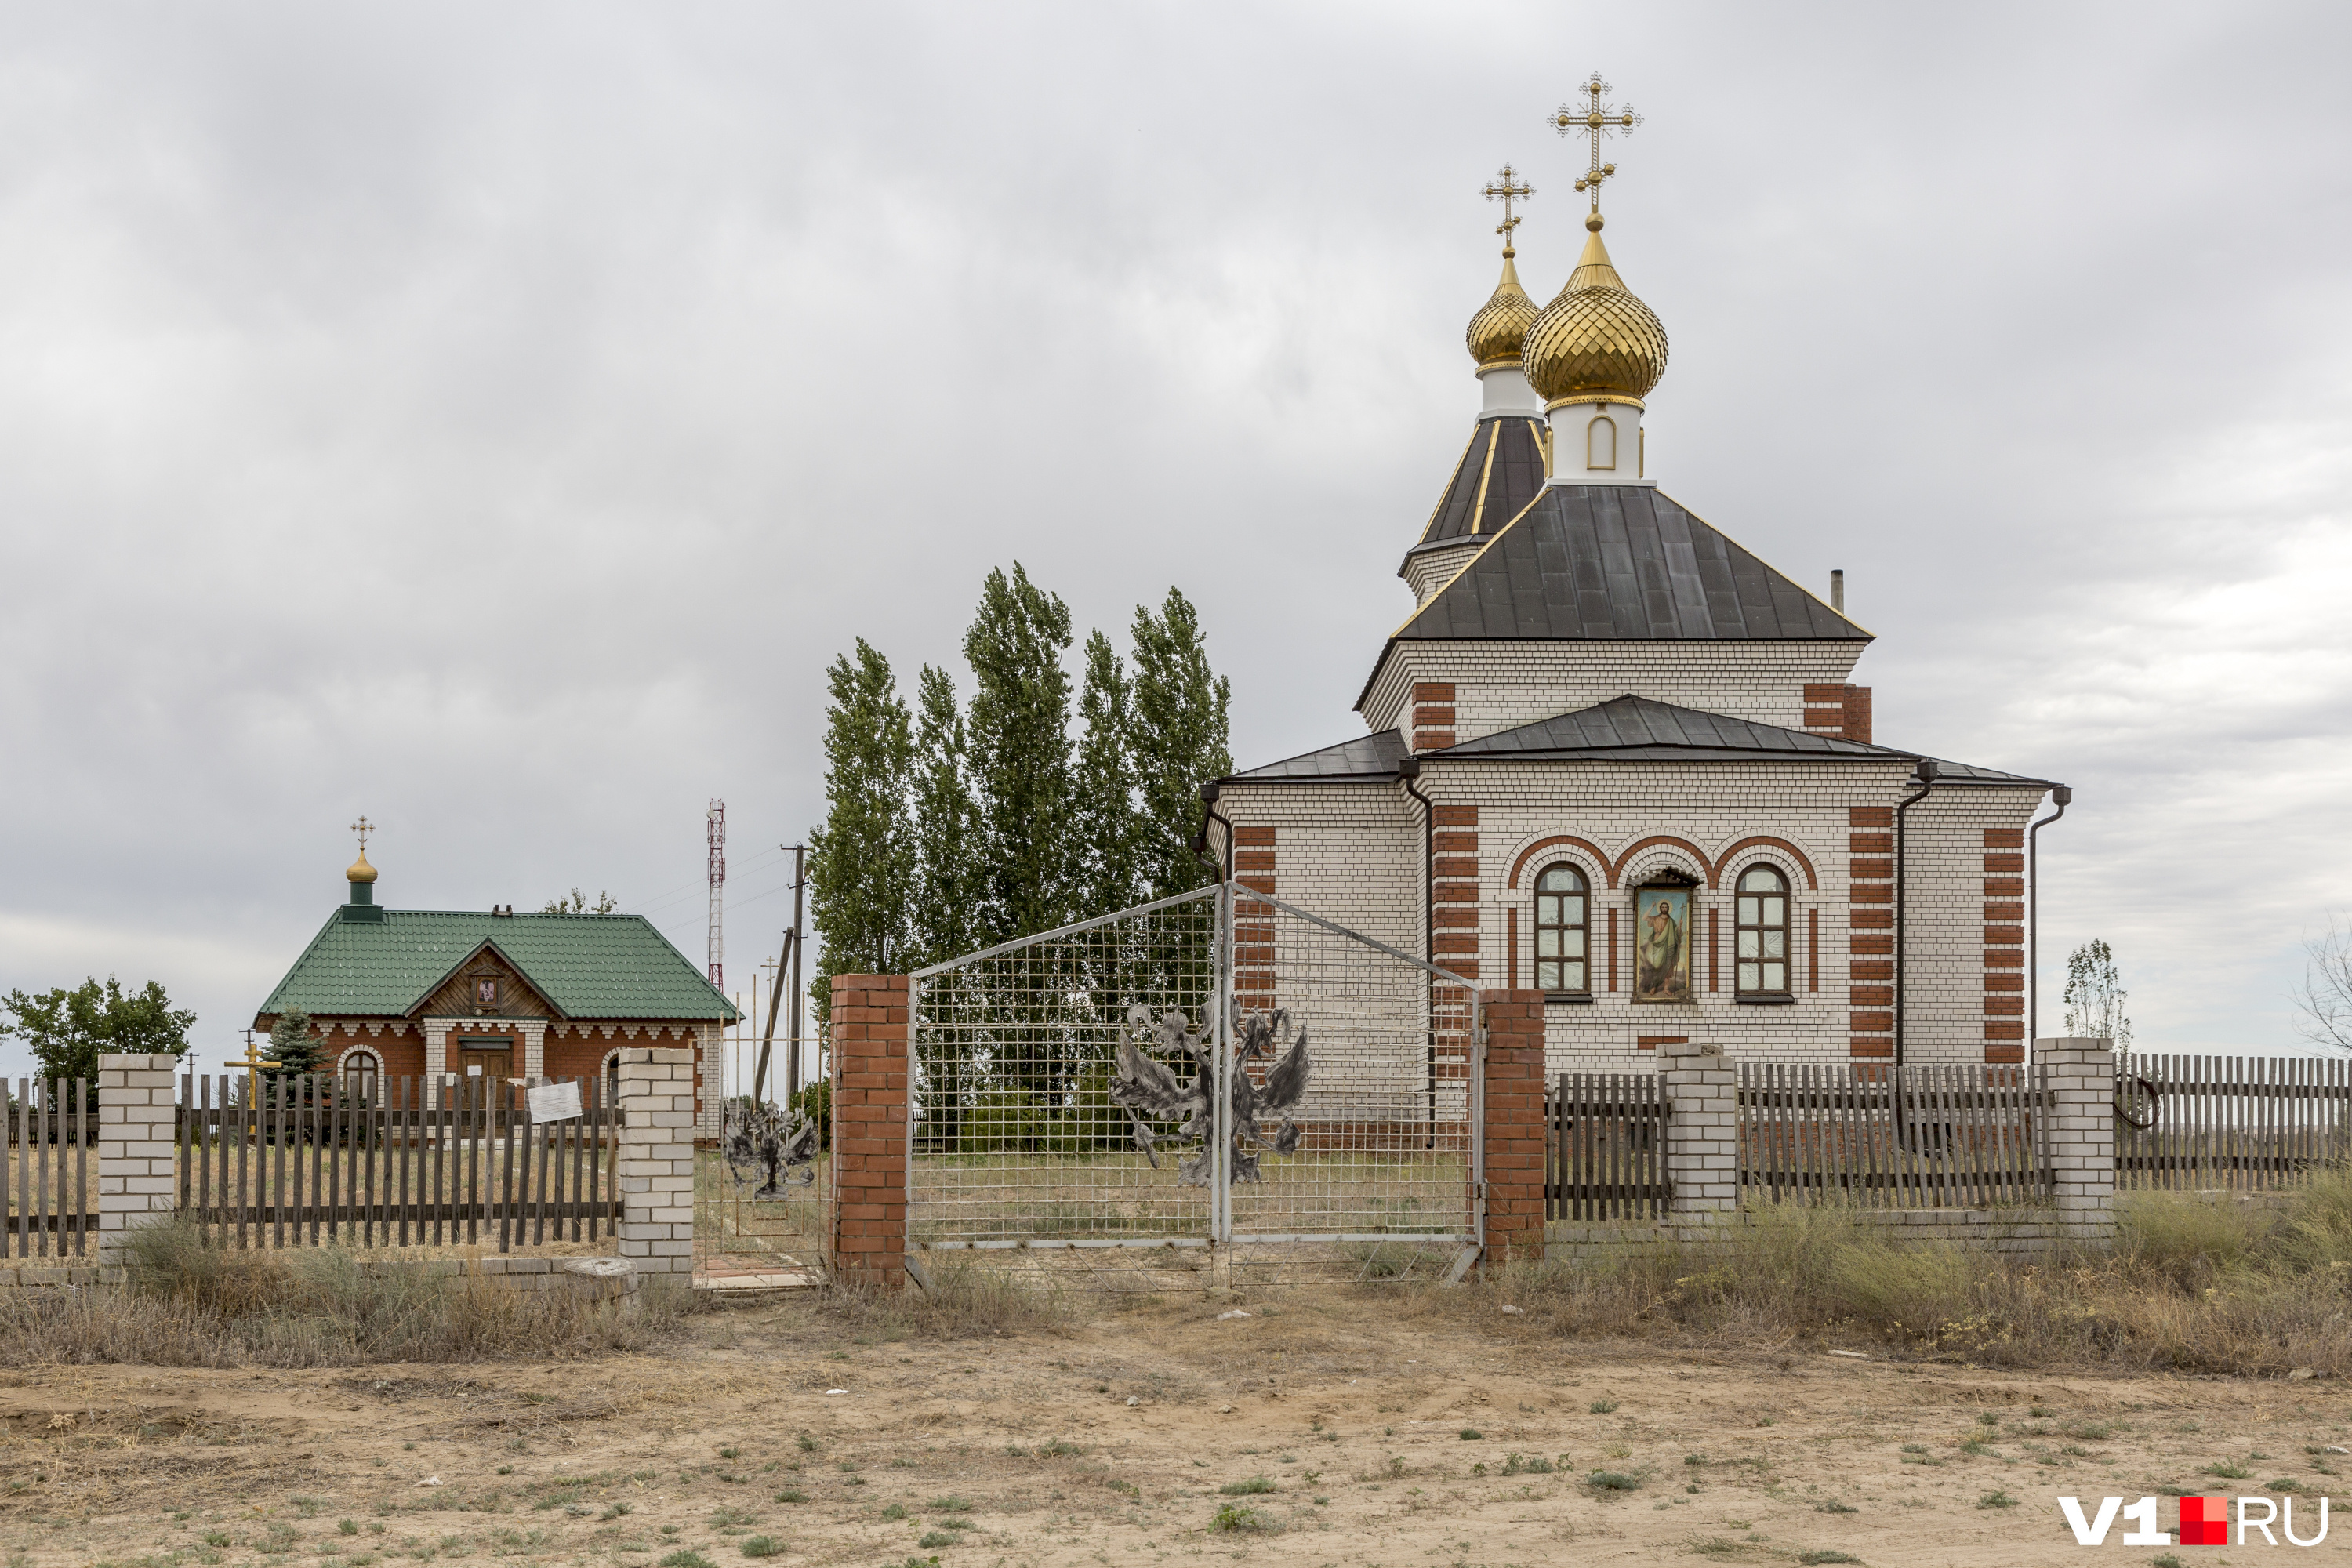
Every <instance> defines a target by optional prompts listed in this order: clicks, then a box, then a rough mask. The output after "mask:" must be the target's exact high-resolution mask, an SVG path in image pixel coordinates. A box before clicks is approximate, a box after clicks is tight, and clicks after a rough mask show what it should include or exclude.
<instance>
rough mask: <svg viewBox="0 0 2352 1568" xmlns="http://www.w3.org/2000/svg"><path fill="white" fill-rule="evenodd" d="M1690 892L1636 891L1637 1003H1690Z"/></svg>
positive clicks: (1634, 976) (1635, 983) (1682, 889)
mask: <svg viewBox="0 0 2352 1568" xmlns="http://www.w3.org/2000/svg"><path fill="white" fill-rule="evenodd" d="M1690 913H1691V909H1690V889H1688V888H1655V887H1653V888H1636V889H1633V1000H1634V1001H1636V1002H1687V1001H1689V1000H1690V999H1691V982H1690Z"/></svg>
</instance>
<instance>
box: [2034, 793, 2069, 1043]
mask: <svg viewBox="0 0 2352 1568" xmlns="http://www.w3.org/2000/svg"><path fill="white" fill-rule="evenodd" d="M2050 803H2051V804H2052V805H2055V806H2056V807H2057V808H2058V809H2057V810H2055V811H2053V812H2052V813H2051V814H2050V815H2049V816H2045V817H2043V818H2042V820H2041V821H2039V822H2037V823H2035V824H2034V825H2033V826H2032V827H2030V828H2028V829H2026V832H2025V919H2026V922H2027V923H2026V930H2025V941H2026V948H2025V1065H2026V1068H2027V1070H2028V1071H2031V1070H2032V1067H2033V1042H2034V1041H2035V1040H2036V1039H2038V1038H2040V1035H2039V1034H2038V1031H2039V1030H2040V1029H2041V1027H2042V869H2041V867H2042V862H2041V853H2042V837H2041V836H2042V829H2043V828H2045V827H2047V826H2050V825H2051V824H2052V823H2053V822H2055V821H2057V820H2058V819H2059V818H2060V817H2062V816H2065V815H2066V808H2067V807H2068V806H2070V805H2074V791H2073V790H2071V789H2069V788H2067V787H2066V786H2065V785H2064V784H2054V785H2053V786H2052V787H2051V790H2050Z"/></svg>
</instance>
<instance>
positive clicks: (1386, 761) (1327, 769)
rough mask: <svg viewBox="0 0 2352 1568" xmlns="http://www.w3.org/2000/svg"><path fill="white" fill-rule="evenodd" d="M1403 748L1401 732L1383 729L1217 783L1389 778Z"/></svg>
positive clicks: (1398, 761)
mask: <svg viewBox="0 0 2352 1568" xmlns="http://www.w3.org/2000/svg"><path fill="white" fill-rule="evenodd" d="M1405 750H1406V747H1405V743H1404V737H1403V736H1402V735H1401V734H1399V733H1398V732H1397V731H1394V730H1382V731H1380V732H1379V733H1377V734H1371V735H1359V736H1357V737H1356V738H1355V739H1354V740H1352V741H1342V742H1339V744H1338V745H1336V746H1326V747H1324V748H1323V749H1322V750H1321V751H1319V752H1306V753H1304V754H1302V755H1299V756H1296V757H1286V758H1284V759H1283V760H1282V761H1281V762H1278V763H1267V764H1266V765H1265V766H1264V767H1262V768H1252V769H1250V770H1249V772H1247V773H1234V774H1233V775H1232V777H1231V779H1230V780H1227V781H1220V782H1238V781H1241V780H1244V779H1248V780H1253V781H1258V782H1263V781H1265V780H1268V779H1295V780H1308V781H1312V780H1318V779H1319V780H1327V781H1328V780H1332V779H1391V778H1394V777H1396V771H1397V764H1398V763H1401V762H1402V761H1403V760H1404V756H1405Z"/></svg>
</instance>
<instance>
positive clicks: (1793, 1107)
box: [1739, 1062, 2052, 1208]
mask: <svg viewBox="0 0 2352 1568" xmlns="http://www.w3.org/2000/svg"><path fill="white" fill-rule="evenodd" d="M2047 1103H2048V1100H2047V1096H2046V1094H2045V1092H2044V1091H2043V1090H2042V1089H2041V1088H2039V1087H2038V1086H2036V1085H2035V1084H2033V1083H2032V1082H2030V1081H2029V1080H2028V1078H2027V1075H2026V1073H2025V1071H2024V1070H2023V1069H2021V1068H1998V1067H1969V1066H1965V1065H1950V1066H1934V1067H1905V1068H1895V1067H1892V1066H1885V1067H1879V1066H1872V1065H1866V1064H1863V1065H1850V1064H1845V1063H1836V1064H1826V1065H1811V1064H1801V1063H1793V1062H1742V1063H1740V1064H1739V1179H1740V1184H1741V1186H1742V1187H1743V1189H1745V1190H1746V1191H1747V1192H1748V1193H1752V1194H1756V1195H1757V1196H1759V1197H1760V1198H1763V1199H1765V1200H1767V1201H1769V1202H1771V1203H1776V1204H1777V1203H1818V1202H1822V1201H1831V1202H1842V1203H1852V1204H1857V1205H1864V1206H1865V1207H1871V1208H1941V1207H1953V1206H1966V1207H1983V1206H1986V1205H1994V1204H2021V1203H2043V1202H2047V1201H2049V1198H2050V1196H2051V1193H2052V1181H2051V1174H2050V1169H2049V1163H2048V1160H2047V1157H2046V1155H2045V1153H2044V1152H2043V1148H2042V1141H2041V1138H2040V1136H2039V1134H2040V1132H2041V1131H2042V1110H2043V1108H2044V1107H2045V1106H2046V1104H2047Z"/></svg>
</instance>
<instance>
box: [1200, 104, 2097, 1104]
mask: <svg viewBox="0 0 2352 1568" xmlns="http://www.w3.org/2000/svg"><path fill="white" fill-rule="evenodd" d="M1597 101H1598V99H1597V94H1596V105H1597ZM1594 123H1595V124H1596V125H1597V124H1598V123H1600V122H1599V121H1598V120H1596V121H1594ZM1629 123H1630V121H1629ZM1597 144H1598V142H1597V138H1596V142H1595V145H1596V148H1597ZM1593 165H1594V167H1593V174H1591V176H1590V178H1591V189H1592V190H1593V194H1594V198H1595V199H1594V204H1593V210H1592V214H1591V216H1590V217H1589V218H1588V219H1587V222H1586V226H1587V228H1588V229H1589V231H1590V235H1591V237H1590V238H1589V239H1588V241H1587V242H1586V245H1585V247H1584V253H1583V255H1582V257H1581V258H1580V259H1579V260H1578V263H1577V266H1576V268H1575V269H1574V271H1573V272H1571V273H1570V276H1569V279H1568V281H1567V284H1566V286H1565V287H1564V288H1563V289H1561V290H1560V292H1559V295H1558V297H1557V298H1555V299H1554V300H1552V302H1551V303H1550V304H1549V306H1547V307H1545V308H1543V309H1541V310H1538V308H1537V306H1536V305H1535V303H1534V302H1533V301H1532V300H1530V299H1529V298H1528V295H1527V294H1526V293H1525V292H1524V291H1523V290H1522V289H1521V288H1520V285H1519V281H1518V278H1517V273H1516V271H1515V269H1514V265H1513V258H1514V255H1515V252H1514V251H1513V250H1512V249H1510V248H1506V249H1505V250H1504V252H1503V257H1504V261H1503V276H1502V281H1501V283H1500V284H1499V285H1498V286H1497V287H1496V290H1495V293H1494V296H1493V298H1492V299H1490V300H1487V302H1486V304H1485V305H1484V306H1483V307H1482V308H1481V309H1480V310H1478V312H1477V313H1476V314H1475V316H1473V317H1472V318H1471V321H1470V326H1469V332H1468V342H1469V348H1470V353H1471V357H1472V359H1473V360H1474V361H1475V363H1476V366H1477V377H1478V381H1479V384H1480V387H1481V391H1482V395H1483V407H1482V408H1481V410H1480V413H1479V416H1478V420H1477V424H1476V426H1475V429H1474V430H1473V432H1472V434H1471V437H1470V441H1469V445H1468V447H1466V448H1465V451H1464V453H1463V456H1462V459H1461V461H1460V463H1459V464H1458V465H1457V466H1456V468H1455V469H1454V474H1453V477H1452V478H1451V479H1448V480H1447V481H1446V483H1445V486H1444V490H1443V492H1442V493H1441V494H1440V496H1439V498H1438V502H1437V508H1436V510H1435V511H1434V512H1433V513H1432V515H1431V516H1430V519H1429V522H1428V524H1427V526H1426V527H1425V528H1423V530H1422V531H1421V535H1420V537H1419V538H1418V539H1417V540H1415V541H1413V542H1412V543H1411V545H1410V546H1409V547H1408V548H1407V549H1406V550H1405V552H1404V560H1403V563H1402V567H1401V568H1400V571H1399V575H1400V576H1402V578H1403V579H1404V581H1405V583H1406V584H1407V585H1408V586H1409V587H1410V588H1411V590H1412V598H1413V606H1412V611H1411V613H1410V614H1408V615H1406V616H1405V617H1404V620H1403V622H1402V625H1400V626H1398V627H1397V628H1396V630H1395V631H1394V632H1393V633H1392V634H1391V636H1390V637H1389V638H1388V640H1387V642H1386V643H1385V644H1384V645H1383V646H1382V647H1381V648H1380V649H1379V650H1378V651H1377V653H1376V654H1375V656H1374V658H1373V659H1372V661H1371V672H1370V676H1369V678H1368V679H1366V680H1365V682H1364V687H1363V690H1362V693H1361V695H1360V697H1359V698H1358V699H1357V702H1356V710H1357V712H1358V713H1359V714H1360V715H1361V716H1362V720H1363V723H1364V726H1365V728H1366V729H1367V730H1368V731H1370V732H1369V733H1368V734H1366V735H1363V736H1361V737H1360V738H1358V739H1355V740H1351V741H1345V742H1340V743H1339V744H1338V745H1334V746H1327V747H1325V748H1323V749H1322V750H1320V751H1312V752H1305V753H1304V754H1302V755H1298V756H1294V757H1290V758H1287V759H1286V760H1284V761H1280V762H1275V763H1268V764H1266V765H1265V766H1263V767H1257V768H1253V769H1250V770H1248V771H1245V772H1243V773H1236V774H1234V775H1233V776H1231V777H1229V778H1224V779H1221V780H1218V781H1215V783H1214V784H1212V785H1210V786H1209V787H1207V788H1205V789H1204V790H1203V791H1202V794H1203V795H1204V796H1206V797H1209V798H1210V809H1209V825H1208V829H1207V840H1208V846H1209V848H1210V850H1211V851H1212V852H1213V853H1214V854H1216V855H1217V856H1219V857H1220V858H1223V861H1224V863H1225V865H1226V867H1227V869H1228V871H1229V873H1230V874H1231V875H1233V876H1234V877H1235V878H1236V879H1239V880H1240V881H1241V882H1243V883H1244V884H1246V885H1248V886H1251V887H1255V888H1256V889H1259V890H1261V891H1264V892H1266V893H1268V894H1271V895H1273V896H1275V897H1277V898H1280V899H1281V900H1284V901H1286V902H1288V903H1292V904H1296V905H1297V906H1299V907H1301V908H1304V909H1307V910H1311V911H1313V912H1315V913H1317V914H1318V915H1322V916H1324V917H1325V918H1327V919H1330V920H1334V921H1339V922H1341V923H1342V924H1345V925H1348V926H1350V927H1352V928H1354V929H1356V930H1358V931H1362V932H1363V933H1365V934H1366V935H1369V936H1371V937H1374V938H1377V939H1378V940H1380V941H1381V942H1388V943H1390V944H1391V945H1392V946H1395V947H1397V948H1400V949H1402V950H1403V951H1405V952H1412V953H1415V954H1421V955H1424V956H1426V957H1427V958H1428V959H1429V961H1430V962H1432V963H1436V964H1439V965H1442V966H1444V967H1445V968H1448V969H1451V970H1453V971H1454V972H1456V973H1461V974H1462V975H1464V976H1465V977H1472V978H1475V979H1476V980H1477V982H1478V983H1479V984H1481V985H1486V986H1512V987H1535V988H1539V989H1541V990H1542V991H1544V992H1545V993H1546V994H1547V995H1548V997H1549V1005H1548V1006H1547V1008H1546V1019H1547V1026H1546V1031H1545V1035H1546V1047H1547V1049H1546V1055H1547V1058H1548V1068H1549V1071H1550V1072H1552V1073H1560V1072H1570V1071H1586V1070H1598V1071H1620V1070H1654V1069H1655V1068H1656V1065H1657V1062H1658V1052H1657V1049H1656V1047H1659V1046H1661V1045H1664V1044H1669V1043H1674V1042H1677V1041H1682V1040H1695V1041H1699V1042H1702V1043H1708V1042H1712V1043H1716V1044H1719V1045H1721V1046H1722V1047H1724V1048H1725V1049H1726V1051H1727V1052H1729V1053H1731V1054H1733V1055H1735V1056H1738V1057H1739V1058H1744V1059H1748V1060H1756V1061H1780V1062H1788V1061H1804V1062H1821V1063H1829V1062H1845V1061H1858V1062H1872V1063H1885V1062H1892V1061H1895V1060H1897V1059H1900V1060H1902V1061H1904V1062H1906V1063H1910V1064H1926V1063H1992V1064H2004V1063H2015V1062H2020V1061H2021V1060H2023V1059H2024V1051H2025V1039H2026V1000H2025V995H2026V993H2025V986H2026V980H2025V956H2024V945H2023V944H2024V940H2025V925H2024V921H2025V908H2026V904H2025V900H2026V889H2025V881H2024V878H2025V874H2026V868H2025V830H2026V828H2027V826H2028V824H2029V823H2030V822H2031V821H2032V817H2033V815H2034V813H2035V811H2036V809H2037V808H2038V806H2039V805H2040V804H2041V802H2042V800H2043V798H2044V796H2045V795H2048V794H2049V792H2050V791H2051V790H2052V789H2053V788H2054V787H2056V786H2054V785H2053V784H2052V783H2050V782H2049V781H2046V780H2042V779H2033V778H2024V777H2021V776H2019V775H2017V774H2013V773H1996V772H1994V771H1992V770H1990V769H1987V768H1979V767H1969V766H1966V765H1963V764H1960V763H1951V762H1942V761H1928V760H1926V759H1924V758H1923V754H1922V753H1921V752H1916V751H1912V750H1906V749H1904V748H1902V747H1899V746H1888V745H1883V744H1879V743H1877V742H1876V741H1875V740H1874V736H1873V734H1872V731H1871V712H1870V707H1871V705H1870V689H1869V688H1867V687H1864V686H1855V685H1853V684H1852V683H1851V679H1852V677H1853V670H1854V666H1855V664H1856V662H1857V661H1858V660H1859V659H1860V658H1861V657H1862V655H1863V653H1864V650H1865V649H1866V648H1867V647H1869V646H1870V642H1871V634H1870V633H1869V632H1867V631H1865V630H1864V629H1863V628H1862V627H1861V626H1857V625H1855V624H1854V623H1853V622H1852V621H1850V620H1848V619H1847V618H1846V617H1845V616H1844V615H1843V613H1841V610H1840V608H1839V607H1838V606H1836V605H1831V604H1825V603H1823V602H1822V600H1821V599H1820V598H1817V597H1816V596H1815V595H1812V594H1811V593H1809V592H1808V591H1806V590H1805V589H1804V588H1802V587H1800V586H1799V585H1798V584H1796V583H1794V582H1792V581H1790V579H1789V578H1788V577H1786V576H1784V575H1782V574H1780V573H1779V572H1777V571H1775V570H1774V569H1773V568H1772V567H1770V566H1769V565H1768V564H1766V563H1765V562H1764V561H1763V560H1761V559H1760V558H1759V557H1758V556H1757V555H1754V554H1752V553H1750V552H1749V551H1748V549H1747V548H1746V547H1744V546H1743V545H1741V544H1740V543H1738V542H1736V541H1734V540H1733V539H1732V538H1731V537H1730V536H1729V535H1727V533H1725V532H1723V531H1719V530H1718V529H1717V527H1716V526H1715V525H1714V524H1713V523H1711V522H1709V521H1703V520H1702V519H1700V518H1698V517H1696V516H1694V515H1693V514H1692V513H1691V512H1689V511H1688V510H1685V508H1684V507H1682V506H1681V505H1680V504H1679V503H1677V502H1676V501H1675V500H1673V499H1671V498H1670V497H1669V496H1668V495H1666V494H1665V493H1664V491H1663V490H1662V489H1659V483H1658V480H1657V479H1654V478H1652V477H1650V475H1649V473H1648V471H1647V464H1646V461H1645V456H1644V452H1643V433H1642V419H1643V413H1644V411H1645V404H1644V400H1645V399H1646V398H1648V397H1649V396H1650V395H1651V393H1652V391H1653V390H1654V388H1655V387H1656V386H1657V384H1658V382H1659V380H1660V378H1661V377H1662V376H1663V375H1664V372H1665V367H1666V334H1665V331H1664V327H1663V326H1662V325H1661V324H1660V323H1659V321H1658V318H1657V316H1656V315H1655V314H1654V313H1653V312H1652V311H1651V310H1650V308H1649V307H1648V306H1647V305H1645V304H1643V302H1642V300H1639V299H1638V298H1636V297H1635V296H1634V295H1633V292H1632V291H1631V290H1630V289H1627V288H1626V286H1625V284H1624V282H1623V280H1622V279H1621V278H1620V277H1619V276H1618V273H1617V270H1616V268H1615V267H1614V266H1613V265H1612V262H1611V260H1610V257H1609V252H1608V249H1607V247H1605V246H1604V245H1603V244H1602V243H1601V216H1600V212H1599V204H1598V194H1599V184H1600V181H1601V178H1603V177H1605V176H1606V174H1613V173H1614V169H1613V166H1612V167H1609V168H1607V169H1605V170H1604V169H1603V168H1602V166H1601V164H1600V162H1599V158H1598V154H1597V152H1596V155H1595V157H1594V160H1593ZM1505 184H1506V186H1508V184H1509V172H1508V171H1506V175H1505ZM1578 188H1579V190H1583V189H1585V188H1586V186H1585V184H1582V183H1580V184H1579V186H1578ZM1507 213H1508V209H1507V208H1506V214H1507ZM1514 221H1515V220H1513V219H1511V218H1510V217H1509V216H1506V219H1505V225H1504V228H1503V231H1502V232H1503V233H1504V234H1505V236H1506V239H1508V237H1509V235H1510V229H1511V226H1512V225H1513V223H1514ZM2062 798H2063V797H2062ZM1898 836H1899V837H1900V838H1901V840H1902V843H1901V848H1900V854H1901V860H1902V866H1903V871H1902V876H1901V879H1900V881H1899V882H1898V880H1897V878H1896V865H1897V853H1898V850H1897V838H1898ZM1898 930H1899V931H1901V933H1902V936H1901V943H1900V949H1901V951H1900V957H1899V960H1898V953H1897V931H1898Z"/></svg>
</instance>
